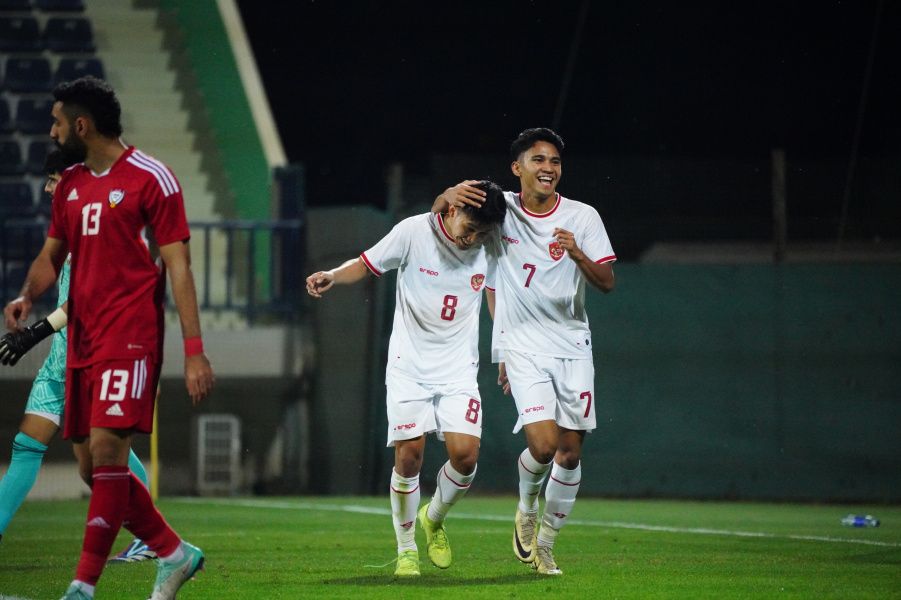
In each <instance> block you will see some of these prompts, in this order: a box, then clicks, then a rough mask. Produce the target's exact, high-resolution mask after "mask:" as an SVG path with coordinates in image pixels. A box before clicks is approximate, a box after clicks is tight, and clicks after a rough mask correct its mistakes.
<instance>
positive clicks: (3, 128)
mask: <svg viewBox="0 0 901 600" xmlns="http://www.w3.org/2000/svg"><path fill="white" fill-rule="evenodd" d="M15 127H16V125H15V123H13V118H12V111H10V110H9V102H7V101H6V98H0V133H9V132H11V131H12V130H13V129H15Z"/></svg>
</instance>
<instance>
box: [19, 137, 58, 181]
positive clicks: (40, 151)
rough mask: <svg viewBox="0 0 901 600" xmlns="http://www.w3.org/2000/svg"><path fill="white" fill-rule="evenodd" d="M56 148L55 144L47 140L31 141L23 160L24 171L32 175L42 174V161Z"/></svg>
mask: <svg viewBox="0 0 901 600" xmlns="http://www.w3.org/2000/svg"><path fill="white" fill-rule="evenodd" d="M55 148H56V144H54V143H53V142H51V141H49V140H45V139H40V140H32V141H31V143H29V144H28V152H27V154H26V158H25V170H26V171H28V172H29V173H31V174H32V175H43V174H44V159H45V158H47V155H48V154H50V152H52V151H53V150H54V149H55Z"/></svg>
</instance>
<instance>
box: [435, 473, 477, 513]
mask: <svg viewBox="0 0 901 600" xmlns="http://www.w3.org/2000/svg"><path fill="white" fill-rule="evenodd" d="M477 470H478V465H476V468H474V469H473V470H472V473H470V474H469V475H463V474H462V473H460V472H459V471H457V470H456V469H454V468H453V467H452V466H451V463H450V461H447V462H446V463H444V466H442V467H441V469H440V470H439V471H438V485H437V486H435V494H434V495H433V496H432V500H431V502H429V519H430V520H431V521H432V522H434V523H441V522H442V521H444V518H445V517H446V516H447V511H449V510H450V508H451V506H453V505H454V504H456V503H457V500H459V499H460V498H462V497H463V496H465V495H466V492H468V491H469V486H470V485H471V484H472V480H473V479H475V478H476V471H477Z"/></svg>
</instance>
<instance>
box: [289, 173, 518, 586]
mask: <svg viewBox="0 0 901 600" xmlns="http://www.w3.org/2000/svg"><path fill="white" fill-rule="evenodd" d="M472 183H473V184H474V188H473V189H479V190H480V191H482V192H484V193H485V201H484V204H483V205H482V207H481V208H474V207H472V206H464V207H451V208H449V209H448V210H447V211H446V212H445V213H444V214H435V213H426V214H421V215H416V216H413V217H410V218H408V219H404V220H403V221H401V222H400V223H398V224H397V225H396V226H395V227H394V228H393V229H392V230H391V232H390V233H389V234H388V235H387V236H385V237H384V238H382V240H381V241H379V242H378V243H377V244H376V245H375V246H373V247H372V248H370V249H369V250H366V251H365V252H363V253H362V254H361V255H360V257H359V258H354V259H351V260H348V261H347V262H345V263H344V264H342V265H341V266H339V267H337V268H335V269H332V270H330V271H318V272H316V273H313V274H312V275H310V276H309V277H307V292H308V293H309V294H310V295H311V296H313V297H314V298H320V297H321V296H322V294H323V293H325V292H326V291H328V290H329V289H331V287H332V286H333V285H334V284H350V283H354V282H357V281H359V280H361V279H363V278H364V277H366V274H367V272H371V273H372V274H373V275H375V276H376V277H379V276H381V275H382V273H384V272H386V271H389V270H391V269H398V276H397V295H396V305H395V309H394V325H393V329H392V331H391V340H390V342H389V345H388V365H387V368H386V371H385V385H386V387H387V398H386V405H387V409H388V446H389V447H390V446H394V470H393V472H392V474H391V482H390V496H391V514H392V521H393V523H394V532H395V535H396V537H397V552H398V558H397V568H396V569H395V572H394V574H395V575H396V576H399V577H408V576H417V575H419V553H418V550H417V548H416V541H415V533H416V519H417V509H419V510H418V518H419V522H420V524H421V525H422V528H423V530H424V531H425V534H426V543H427V545H428V555H429V559H430V560H431V561H432V563H433V564H434V565H435V566H436V567H439V568H442V569H445V568H447V567H449V566H450V564H451V560H452V556H451V550H450V545H449V543H448V539H447V531H446V529H445V526H444V519H445V517H446V515H447V513H448V511H449V510H450V508H451V507H452V506H453V505H454V504H455V503H456V502H457V501H458V500H459V499H460V498H462V497H463V495H464V494H465V493H466V491H467V490H468V489H469V486H470V485H471V484H472V481H473V479H474V478H475V474H476V463H477V461H478V456H479V440H480V438H481V433H482V401H481V396H480V395H479V390H478V385H477V383H476V375H477V373H478V369H479V353H478V337H479V311H480V308H481V305H482V290H483V289H486V288H489V287H493V285H494V284H493V266H494V264H495V259H494V258H493V256H491V254H493V253H495V252H496V248H494V247H493V246H487V245H483V244H482V241H483V239H485V238H490V236H489V234H490V233H491V232H492V230H495V229H497V226H499V225H500V224H501V223H503V221H504V216H505V213H506V210H507V205H506V201H505V200H504V197H503V192H502V191H501V189H500V188H499V187H498V186H497V185H495V184H493V183H490V182H472ZM431 432H435V433H436V434H437V436H438V438H439V439H443V440H444V442H445V445H446V448H447V454H448V459H449V460H448V461H447V462H446V463H444V465H443V466H442V467H441V469H439V471H438V484H437V488H436V490H435V494H434V495H433V496H432V499H431V501H430V502H429V503H428V504H426V505H423V506H422V508H419V499H420V496H419V494H420V492H419V472H420V469H421V467H422V456H423V451H424V449H425V435H426V434H428V433H431Z"/></svg>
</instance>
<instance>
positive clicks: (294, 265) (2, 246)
mask: <svg viewBox="0 0 901 600" xmlns="http://www.w3.org/2000/svg"><path fill="white" fill-rule="evenodd" d="M189 226H190V228H191V254H192V266H193V269H194V281H195V285H196V287H197V301H198V304H199V306H200V309H201V310H213V311H217V310H221V311H236V312H239V313H241V314H243V316H244V317H245V318H246V319H247V320H248V321H249V322H251V323H252V322H254V321H256V320H259V319H264V318H275V319H284V318H288V317H291V316H292V315H293V314H295V313H296V311H297V310H298V306H299V302H300V299H301V298H302V295H301V294H302V292H303V265H304V261H305V241H304V231H303V223H302V221H301V220H299V219H291V220H281V221H247V220H223V221H202V222H192V223H189ZM46 232H47V223H45V222H41V221H36V220H33V219H6V220H0V292H2V294H3V295H2V298H0V300H2V303H4V304H5V302H7V301H8V300H10V299H11V298H13V297H14V296H15V295H16V294H18V292H19V289H20V287H21V285H22V282H23V281H24V278H25V274H26V273H27V271H28V267H29V265H30V264H31V261H32V260H34V257H35V256H37V254H38V252H39V251H40V249H41V246H42V245H43V243H44V239H45V237H46ZM54 301H55V294H45V296H44V297H42V298H41V299H40V302H39V306H41V307H42V308H45V309H46V308H50V307H52V305H53V303H54ZM169 305H170V306H171V302H170V303H169Z"/></svg>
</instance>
